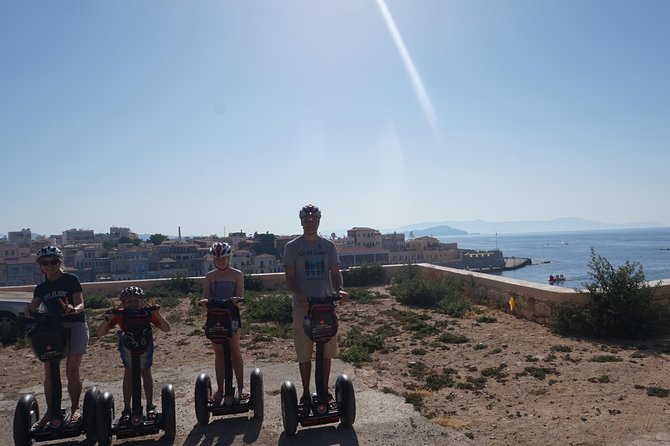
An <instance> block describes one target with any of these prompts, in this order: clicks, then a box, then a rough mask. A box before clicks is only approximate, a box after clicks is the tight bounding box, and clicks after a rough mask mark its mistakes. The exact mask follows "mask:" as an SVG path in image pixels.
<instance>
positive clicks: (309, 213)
mask: <svg viewBox="0 0 670 446" xmlns="http://www.w3.org/2000/svg"><path fill="white" fill-rule="evenodd" d="M305 217H316V218H321V211H320V210H319V208H318V207H316V206H314V205H313V204H308V205H306V206H303V208H302V209H300V220H302V219H303V218H305Z"/></svg>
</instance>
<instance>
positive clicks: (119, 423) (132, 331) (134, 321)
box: [96, 305, 177, 446]
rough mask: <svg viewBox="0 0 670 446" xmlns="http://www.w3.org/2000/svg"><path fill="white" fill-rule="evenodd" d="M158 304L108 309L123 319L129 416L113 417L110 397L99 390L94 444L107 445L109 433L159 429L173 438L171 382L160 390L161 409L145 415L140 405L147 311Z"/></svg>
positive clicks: (148, 332)
mask: <svg viewBox="0 0 670 446" xmlns="http://www.w3.org/2000/svg"><path fill="white" fill-rule="evenodd" d="M158 308H159V306H157V305H154V306H151V307H144V308H141V309H130V308H122V309H115V310H112V311H111V313H115V314H120V315H121V317H122V318H123V319H124V321H125V331H124V332H123V333H122V334H121V342H122V343H123V345H125V346H126V347H127V348H128V350H130V353H131V355H130V368H131V381H132V396H131V413H130V417H128V418H127V419H124V417H123V416H119V417H118V418H115V417H114V397H113V396H112V394H111V393H109V392H104V393H101V394H100V395H99V397H98V401H97V406H96V407H97V410H96V412H97V415H98V419H97V424H96V426H97V429H98V445H99V446H110V445H111V444H112V437H113V436H116V438H118V439H121V438H130V437H143V436H147V435H155V434H158V433H159V432H160V431H161V430H162V431H164V432H165V437H166V438H168V439H173V438H174V437H175V435H176V431H177V426H176V413H175V395H174V389H173V388H172V384H166V385H164V386H163V389H162V391H161V406H162V407H161V409H162V411H161V412H157V413H156V415H155V417H153V418H149V417H147V416H146V415H144V413H143V409H142V379H141V377H142V375H141V373H140V356H141V355H142V353H144V352H145V351H146V350H147V345H148V342H149V340H150V339H151V336H152V331H151V325H150V320H151V312H152V311H154V310H157V309H158Z"/></svg>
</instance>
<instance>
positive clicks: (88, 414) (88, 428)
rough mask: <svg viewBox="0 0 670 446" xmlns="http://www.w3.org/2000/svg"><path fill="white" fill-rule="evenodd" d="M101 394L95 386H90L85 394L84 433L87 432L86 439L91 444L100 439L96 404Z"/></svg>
mask: <svg viewBox="0 0 670 446" xmlns="http://www.w3.org/2000/svg"><path fill="white" fill-rule="evenodd" d="M99 396H100V391H99V390H98V388H97V387H95V386H93V387H91V388H89V389H88V390H87V391H86V393H85V394H84V434H86V440H88V442H89V443H91V444H94V443H95V442H96V441H97V440H98V429H97V427H96V421H95V420H96V417H95V406H96V404H97V402H98V397H99Z"/></svg>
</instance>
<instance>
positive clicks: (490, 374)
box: [480, 362, 507, 382]
mask: <svg viewBox="0 0 670 446" xmlns="http://www.w3.org/2000/svg"><path fill="white" fill-rule="evenodd" d="M506 368H507V364H505V363H504V362H503V363H502V364H500V365H499V366H498V367H489V368H486V369H484V370H482V371H481V372H480V373H481V375H482V376H484V377H487V378H495V380H496V381H498V382H503V381H504V378H506V377H507V373H505V372H503V370H505V369H506Z"/></svg>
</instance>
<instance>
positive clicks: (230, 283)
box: [200, 242, 249, 404]
mask: <svg viewBox="0 0 670 446" xmlns="http://www.w3.org/2000/svg"><path fill="white" fill-rule="evenodd" d="M210 252H211V254H212V256H213V257H214V266H215V267H216V269H215V270H212V271H210V272H208V273H207V274H206V275H205V284H204V287H203V295H202V300H200V305H203V306H206V305H207V303H208V302H209V301H210V300H211V301H215V302H222V301H226V300H228V299H230V300H231V301H232V303H233V304H234V305H233V307H232V315H231V322H232V332H233V337H232V338H230V352H231V356H232V361H233V370H234V372H235V378H236V380H237V389H238V398H239V400H240V401H243V400H247V399H249V394H248V393H247V392H244V391H243V389H244V364H243V362H242V353H241V351H240V330H239V329H240V328H241V327H242V321H241V319H240V309H239V308H238V307H237V305H238V302H239V301H240V300H241V299H242V298H243V297H244V274H242V271H240V270H238V269H235V268H231V267H230V257H231V256H232V253H233V250H232V248H231V247H230V245H229V244H228V243H218V242H217V243H214V244H213V245H212V248H211V250H210ZM212 348H213V349H214V368H215V370H216V384H217V386H218V389H217V391H216V392H215V393H214V394H213V395H212V398H211V400H212V402H214V403H217V404H218V403H220V402H221V400H222V399H223V403H224V404H232V403H233V401H234V395H225V398H224V379H225V364H226V362H225V361H226V359H225V356H224V352H223V344H222V343H215V342H212Z"/></svg>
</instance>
